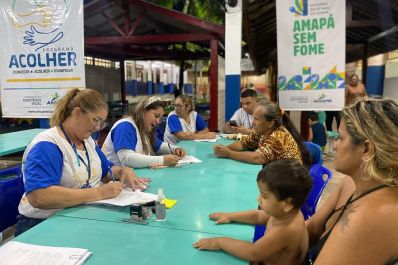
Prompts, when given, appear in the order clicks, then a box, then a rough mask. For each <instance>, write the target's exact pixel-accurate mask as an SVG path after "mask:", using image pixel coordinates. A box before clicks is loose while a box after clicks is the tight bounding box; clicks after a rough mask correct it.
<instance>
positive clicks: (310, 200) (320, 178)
mask: <svg viewBox="0 0 398 265" xmlns="http://www.w3.org/2000/svg"><path fill="white" fill-rule="evenodd" d="M310 175H311V177H312V180H313V184H312V189H311V191H310V194H309V195H308V197H307V200H306V201H305V204H304V205H303V207H301V212H302V213H303V215H304V218H305V219H306V220H307V219H308V218H310V217H311V216H312V215H313V214H314V213H315V209H316V206H317V204H318V202H319V199H320V198H321V195H322V192H323V189H324V188H325V187H326V185H327V184H328V182H329V180H330V179H331V178H332V172H331V171H330V170H329V169H327V168H326V167H324V166H322V165H320V164H315V165H312V166H311V168H310Z"/></svg>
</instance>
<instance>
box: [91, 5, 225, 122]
mask: <svg viewBox="0 0 398 265" xmlns="http://www.w3.org/2000/svg"><path fill="white" fill-rule="evenodd" d="M224 37H225V29H224V26H222V25H217V24H213V23H210V22H207V21H204V20H201V19H199V18H196V17H193V16H190V15H187V14H185V13H182V12H179V11H175V10H171V9H167V8H164V7H161V6H158V5H155V4H152V3H149V2H146V1H142V0H85V1H84V47H85V55H86V56H96V57H101V58H105V59H112V60H119V61H120V62H124V60H128V59H130V60H163V61H164V60H188V59H210V60H211V62H212V63H211V65H210V109H211V112H210V122H209V128H210V129H211V130H216V129H217V114H218V106H217V102H218V81H217V77H218V54H219V52H220V50H221V52H222V49H220V47H223V43H224ZM186 42H191V43H194V44H197V45H198V46H200V47H202V49H198V50H195V51H192V50H190V49H189V47H188V46H187V45H184V44H185V43H186ZM219 43H221V44H222V45H220V44H219ZM177 44H182V45H178V46H180V47H179V48H176V47H177ZM120 66H121V71H120V72H121V76H122V78H121V95H122V101H125V100H126V94H125V89H124V87H125V84H124V63H121V64H120Z"/></svg>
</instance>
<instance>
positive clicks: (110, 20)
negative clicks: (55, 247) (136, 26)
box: [101, 12, 125, 36]
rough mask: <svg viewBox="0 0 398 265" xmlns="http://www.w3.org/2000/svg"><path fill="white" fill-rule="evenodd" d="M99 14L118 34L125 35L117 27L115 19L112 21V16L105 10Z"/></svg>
mask: <svg viewBox="0 0 398 265" xmlns="http://www.w3.org/2000/svg"><path fill="white" fill-rule="evenodd" d="M101 14H102V16H103V17H104V18H105V19H106V20H107V21H108V22H109V23H110V24H111V25H112V28H114V29H115V30H116V31H117V32H118V33H119V34H120V35H122V36H124V35H125V34H124V31H123V30H122V29H121V28H119V25H118V24H117V23H116V22H115V21H113V19H112V18H110V17H109V16H108V15H107V14H106V13H105V12H102V13H101Z"/></svg>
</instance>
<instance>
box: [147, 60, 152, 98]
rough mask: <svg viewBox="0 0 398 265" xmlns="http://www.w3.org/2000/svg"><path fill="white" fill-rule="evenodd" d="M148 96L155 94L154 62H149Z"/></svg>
mask: <svg viewBox="0 0 398 265" xmlns="http://www.w3.org/2000/svg"><path fill="white" fill-rule="evenodd" d="M147 86H148V95H152V94H153V82H152V62H151V61H148V82H147Z"/></svg>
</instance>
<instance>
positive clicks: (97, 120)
mask: <svg viewBox="0 0 398 265" xmlns="http://www.w3.org/2000/svg"><path fill="white" fill-rule="evenodd" d="M91 119H92V121H93V122H94V123H95V127H98V130H102V129H104V128H105V127H106V126H108V123H107V122H106V121H104V120H103V119H101V118H98V117H92V118H91Z"/></svg>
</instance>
